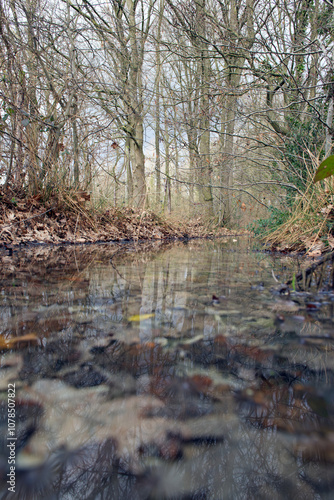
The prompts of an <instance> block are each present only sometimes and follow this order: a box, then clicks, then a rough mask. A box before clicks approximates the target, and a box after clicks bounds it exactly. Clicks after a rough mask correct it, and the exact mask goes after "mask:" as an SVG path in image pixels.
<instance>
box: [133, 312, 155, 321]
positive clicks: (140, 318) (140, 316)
mask: <svg viewBox="0 0 334 500" xmlns="http://www.w3.org/2000/svg"><path fill="white" fill-rule="evenodd" d="M154 316H155V314H154V313H149V314H135V315H134V316H130V318H128V321H143V320H144V319H149V318H154Z"/></svg>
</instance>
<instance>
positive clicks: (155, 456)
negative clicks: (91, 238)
mask: <svg viewBox="0 0 334 500" xmlns="http://www.w3.org/2000/svg"><path fill="white" fill-rule="evenodd" d="M297 267H298V264H297V262H296V261H295V260H294V259H292V258H290V257H285V256H273V255H270V254H266V253H263V252H260V251H255V250H254V244H253V243H252V241H251V240H249V239H247V238H227V239H225V240H217V241H189V242H184V243H175V244H169V245H160V244H158V243H156V244H153V245H144V246H140V245H138V246H137V247H135V246H131V245H128V246H121V247H115V246H113V245H100V246H99V245H89V246H84V247H77V246H75V247H74V246H71V247H59V248H48V247H34V248H30V249H27V250H25V251H23V250H20V251H16V252H14V253H13V254H12V255H7V254H5V253H3V254H2V255H1V275H2V284H1V295H0V311H1V325H0V334H1V337H0V347H1V349H2V351H1V364H0V389H1V391H2V392H1V406H0V411H1V414H2V418H1V422H2V424H1V441H0V443H1V449H0V467H1V474H2V494H1V496H0V498H18V499H20V500H21V499H43V500H44V499H66V500H67V499H68V500H70V499H73V498H74V499H87V500H88V499H92V500H93V499H101V500H102V499H118V498H122V499H123V500H124V499H131V500H132V499H134V500H135V499H159V500H160V499H231V500H232V499H233V500H234V499H252V498H254V499H262V498H263V499H268V498H272V499H287V498H291V499H299V498H300V499H318V498H319V499H320V498H328V499H330V498H333V492H334V425H333V424H334V420H333V415H334V404H333V403H334V390H333V369H334V353H333V341H334V335H333V304H334V295H333V294H332V293H331V292H330V291H329V292H323V293H319V292H318V293H316V294H314V293H313V294H310V293H305V292H292V293H291V294H290V295H287V294H282V293H279V292H278V283H277V282H276V280H278V281H280V282H283V281H285V280H286V279H287V278H288V277H289V276H291V274H292V273H293V272H295V271H296V270H297ZM274 277H275V278H276V280H275V279H274ZM14 383H15V389H16V407H15V411H16V414H15V420H16V428H15V432H16V437H17V440H16V443H15V444H16V457H15V459H16V462H15V467H16V469H15V474H16V477H15V481H16V487H15V493H12V492H9V491H8V489H7V488H8V484H6V480H7V478H6V474H7V473H8V453H9V452H8V447H7V443H8V437H9V436H8V425H7V412H8V406H7V395H8V393H7V389H8V384H14Z"/></svg>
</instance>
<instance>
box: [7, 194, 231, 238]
mask: <svg viewBox="0 0 334 500" xmlns="http://www.w3.org/2000/svg"><path fill="white" fill-rule="evenodd" d="M232 234H236V232H235V231H234V232H232V231H230V230H228V229H226V228H222V227H220V228H217V227H213V226H210V227H208V225H207V224H205V223H204V222H203V220H202V219H201V218H200V217H197V218H195V219H191V220H190V219H187V220H171V219H170V220H169V219H168V218H167V217H165V216H160V215H157V214H154V213H153V212H151V211H150V210H145V211H141V212H139V211H135V210H134V209H132V208H118V207H116V208H115V207H113V208H110V209H109V210H107V211H105V212H103V213H102V212H101V211H97V210H93V209H91V208H88V207H86V206H85V200H84V199H81V198H80V197H75V196H73V195H72V196H70V195H63V197H62V199H61V200H59V199H51V200H50V201H48V202H42V200H41V199H40V197H38V196H31V197H28V198H27V197H26V196H23V195H22V196H11V195H8V194H7V193H3V192H0V247H7V246H16V245H22V244H29V243H46V244H61V243H62V244H66V243H97V242H109V241H122V240H149V239H157V240H168V239H172V238H175V239H180V238H213V237H219V236H226V235H232ZM238 234H240V231H238Z"/></svg>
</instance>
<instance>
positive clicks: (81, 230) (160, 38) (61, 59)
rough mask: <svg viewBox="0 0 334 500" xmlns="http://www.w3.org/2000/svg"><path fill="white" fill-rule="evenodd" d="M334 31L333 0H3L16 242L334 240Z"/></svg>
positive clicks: (5, 188) (8, 165)
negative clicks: (330, 172) (246, 234)
mask: <svg viewBox="0 0 334 500" xmlns="http://www.w3.org/2000/svg"><path fill="white" fill-rule="evenodd" d="M333 33H334V19H333V4H332V2H331V1H330V0H322V1H320V0H291V1H285V0H275V1H273V0H269V1H267V0H266V1H264V0H229V1H227V0H192V1H185V0H107V1H105V2H100V1H96V0H92V1H87V0H52V1H46V0H0V64H1V81H0V102H1V110H0V113H1V117H0V135H1V145H0V148H1V160H0V161H1V163H0V179H1V188H0V189H1V193H0V194H1V211H0V217H1V221H0V223H1V236H0V240H1V242H2V243H4V242H5V243H6V242H7V243H8V242H14V243H15V242H17V241H19V240H20V241H25V240H26V241H64V240H69V241H74V240H78V241H88V240H91V239H92V238H93V236H92V234H93V233H94V234H95V240H98V239H102V240H106V239H108V238H109V239H117V238H131V237H153V238H154V237H157V238H163V237H166V236H167V235H169V236H170V235H172V234H174V235H177V236H188V235H190V236H191V235H197V236H198V235H212V234H217V233H216V232H217V231H218V232H219V231H222V228H229V229H234V230H235V229H237V230H239V231H240V230H251V231H253V232H254V233H255V234H257V235H260V236H262V238H266V241H267V242H268V243H269V244H270V245H271V247H272V248H276V249H303V248H307V249H308V250H310V251H311V252H313V253H314V252H316V253H317V252H318V253H319V252H320V253H321V252H322V251H323V250H324V249H326V248H332V247H333V246H334V237H333V235H332V232H333V231H332V228H333V226H334V200H333V193H334V187H333V184H332V180H331V179H330V178H329V179H326V180H325V181H324V180H322V181H321V182H318V183H316V184H314V183H313V179H314V174H315V172H316V171H317V169H318V167H319V164H320V162H321V161H322V160H324V159H325V158H327V157H328V156H329V155H331V152H332V141H333V134H334V128H333V102H334V83H333V78H334V43H333ZM145 221H146V222H145ZM148 221H149V222H148ZM147 224H148V225H147ZM224 230H225V229H224ZM93 239H94V238H93Z"/></svg>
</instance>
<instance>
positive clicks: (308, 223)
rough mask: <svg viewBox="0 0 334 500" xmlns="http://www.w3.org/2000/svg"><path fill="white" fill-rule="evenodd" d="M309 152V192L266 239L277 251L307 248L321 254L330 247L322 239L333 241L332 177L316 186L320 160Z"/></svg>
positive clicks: (298, 198) (298, 200) (296, 203)
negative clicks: (310, 166) (330, 227)
mask: <svg viewBox="0 0 334 500" xmlns="http://www.w3.org/2000/svg"><path fill="white" fill-rule="evenodd" d="M308 153H309V155H310V156H311V158H312V164H313V168H312V170H309V171H308V185H307V189H306V191H305V193H304V194H303V195H302V196H298V197H297V198H296V200H295V203H294V205H293V207H292V209H291V215H290V217H289V218H288V219H287V220H286V222H284V223H283V224H282V225H281V226H280V227H278V228H277V229H276V230H274V231H272V232H271V233H270V234H266V235H264V236H263V238H262V239H264V241H265V242H266V243H267V244H269V245H270V246H271V247H273V248H275V249H277V250H305V249H306V250H308V252H313V253H314V252H318V254H319V255H320V254H321V252H322V251H324V250H326V244H325V243H324V242H323V241H322V240H321V238H322V239H327V240H329V239H330V238H331V234H330V231H329V229H328V222H329V221H331V220H332V219H334V184H333V179H332V178H330V179H327V180H326V181H322V182H317V183H316V184H313V178H314V174H315V172H316V170H317V168H318V166H319V163H320V162H319V158H317V157H315V156H313V155H312V154H311V153H310V152H308ZM333 223H334V221H333Z"/></svg>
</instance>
